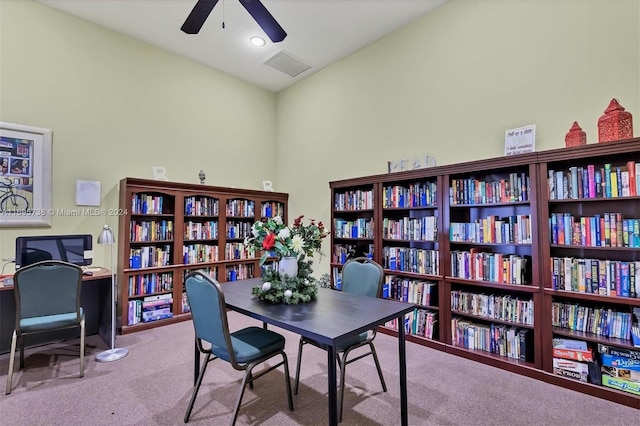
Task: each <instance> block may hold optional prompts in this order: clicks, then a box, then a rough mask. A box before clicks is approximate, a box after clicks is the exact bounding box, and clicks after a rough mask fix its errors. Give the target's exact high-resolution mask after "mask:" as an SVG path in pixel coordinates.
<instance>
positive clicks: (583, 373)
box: [553, 358, 589, 382]
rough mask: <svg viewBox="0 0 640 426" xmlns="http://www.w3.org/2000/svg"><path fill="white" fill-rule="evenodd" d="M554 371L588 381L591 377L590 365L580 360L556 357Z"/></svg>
mask: <svg viewBox="0 0 640 426" xmlns="http://www.w3.org/2000/svg"><path fill="white" fill-rule="evenodd" d="M553 373H554V374H558V375H560V376H564V377H569V378H572V379H576V380H580V381H581V382H586V381H588V378H589V366H588V365H587V364H586V363H582V362H578V361H570V360H566V359H561V358H554V359H553Z"/></svg>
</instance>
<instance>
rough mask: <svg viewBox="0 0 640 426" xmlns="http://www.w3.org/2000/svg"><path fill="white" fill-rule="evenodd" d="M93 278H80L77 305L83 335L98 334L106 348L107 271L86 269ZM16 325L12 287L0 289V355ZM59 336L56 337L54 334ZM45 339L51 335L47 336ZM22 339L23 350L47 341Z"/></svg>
mask: <svg viewBox="0 0 640 426" xmlns="http://www.w3.org/2000/svg"><path fill="white" fill-rule="evenodd" d="M88 269H89V270H90V271H91V272H93V275H83V276H82V290H81V293H80V306H82V308H83V310H84V316H85V332H86V335H87V336H89V335H91V334H98V335H100V337H101V338H102V340H103V341H104V342H105V344H106V345H107V346H110V345H111V272H110V271H109V270H108V269H107V268H102V267H96V266H93V267H89V268H88ZM15 324H16V299H15V295H14V293H13V286H0V353H8V352H9V350H10V349H11V335H12V333H13V329H14V327H15ZM58 333H59V334H58ZM58 333H57V334H56V338H54V340H56V339H57V338H59V339H72V338H75V337H80V334H79V331H77V330H63V331H60V332H58ZM48 336H51V335H50V334H49V335H48ZM44 337H45V336H39V335H37V334H36V335H31V336H25V347H28V346H36V345H39V344H42V343H45V342H47V341H51V338H47V339H44Z"/></svg>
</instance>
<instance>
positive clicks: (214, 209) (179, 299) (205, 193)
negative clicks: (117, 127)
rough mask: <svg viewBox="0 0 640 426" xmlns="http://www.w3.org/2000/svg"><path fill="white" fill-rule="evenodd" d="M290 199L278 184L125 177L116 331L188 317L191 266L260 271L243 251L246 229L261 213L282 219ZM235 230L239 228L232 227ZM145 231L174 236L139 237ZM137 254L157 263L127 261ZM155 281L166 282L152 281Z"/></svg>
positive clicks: (231, 275)
mask: <svg viewBox="0 0 640 426" xmlns="http://www.w3.org/2000/svg"><path fill="white" fill-rule="evenodd" d="M287 203H288V194H284V193H279V192H266V191H256V190H249V189H236V188H222V187H215V186H205V185H199V184H187V183H178V182H166V181H155V180H147V179H137V178H124V179H122V180H121V181H120V208H121V209H123V210H125V209H128V210H127V211H129V212H130V214H128V215H123V216H120V217H119V224H118V234H119V238H118V259H119V262H118V283H119V293H120V298H119V307H118V309H119V311H118V315H119V316H120V318H121V324H122V327H121V330H120V331H121V332H122V333H130V332H134V331H139V330H146V329H150V328H154V327H159V326H163V325H166V324H172V323H175V322H178V321H185V320H189V319H190V318H191V314H190V313H189V312H188V310H189V307H188V303H187V300H186V297H185V295H184V288H183V280H184V276H185V275H186V274H187V273H189V272H190V271H195V270H201V271H204V272H206V273H208V274H209V275H211V276H212V277H213V278H215V279H217V280H218V281H219V282H222V283H224V282H228V281H233V280H236V279H242V278H249V277H253V276H259V274H260V267H259V264H258V263H259V260H260V259H259V258H248V257H246V249H245V248H244V244H243V242H244V241H243V240H244V236H245V234H246V232H247V230H248V229H249V228H250V226H251V225H252V224H253V222H255V221H256V220H259V219H260V218H262V217H266V214H269V215H270V214H280V215H282V216H283V220H284V221H285V222H286V221H287ZM236 230H238V232H242V234H232V232H233V233H235V232H236ZM149 232H150V233H151V235H156V233H159V234H158V235H162V236H165V235H166V233H169V236H171V237H172V238H163V239H156V240H150V241H139V239H140V238H147V237H146V235H147V233H149ZM138 235H143V237H138ZM235 235H238V236H237V237H235ZM135 256H140V257H143V258H144V257H146V256H149V257H153V258H154V261H153V263H152V264H154V266H150V267H143V268H136V267H132V262H133V261H134V260H133V259H134V257H135ZM235 256H238V257H239V258H234V257H235ZM157 263H163V264H162V265H159V264H157ZM142 264H143V265H145V263H142ZM159 282H161V284H159ZM159 285H161V286H162V288H163V290H158V289H156V288H154V286H159ZM152 299H157V300H152Z"/></svg>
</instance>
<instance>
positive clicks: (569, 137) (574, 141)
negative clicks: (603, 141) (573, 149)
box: [564, 121, 587, 146]
mask: <svg viewBox="0 0 640 426" xmlns="http://www.w3.org/2000/svg"><path fill="white" fill-rule="evenodd" d="M564 144H565V146H581V145H586V144H587V134H586V133H585V132H584V130H582V128H581V127H580V125H579V124H578V122H577V121H574V122H573V126H571V129H570V130H569V132H568V133H567V134H566V136H565V137H564Z"/></svg>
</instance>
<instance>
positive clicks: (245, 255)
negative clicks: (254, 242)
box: [224, 242, 255, 260]
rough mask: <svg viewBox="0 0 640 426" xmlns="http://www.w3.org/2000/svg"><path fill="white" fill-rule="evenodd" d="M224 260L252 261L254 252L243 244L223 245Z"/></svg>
mask: <svg viewBox="0 0 640 426" xmlns="http://www.w3.org/2000/svg"><path fill="white" fill-rule="evenodd" d="M224 253H225V254H224V256H225V257H224V258H225V259H228V260H232V259H233V260H241V259H253V258H254V257H255V252H254V251H253V250H252V249H250V247H249V246H248V245H246V244H245V243H239V242H238V243H226V244H225V245H224Z"/></svg>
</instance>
